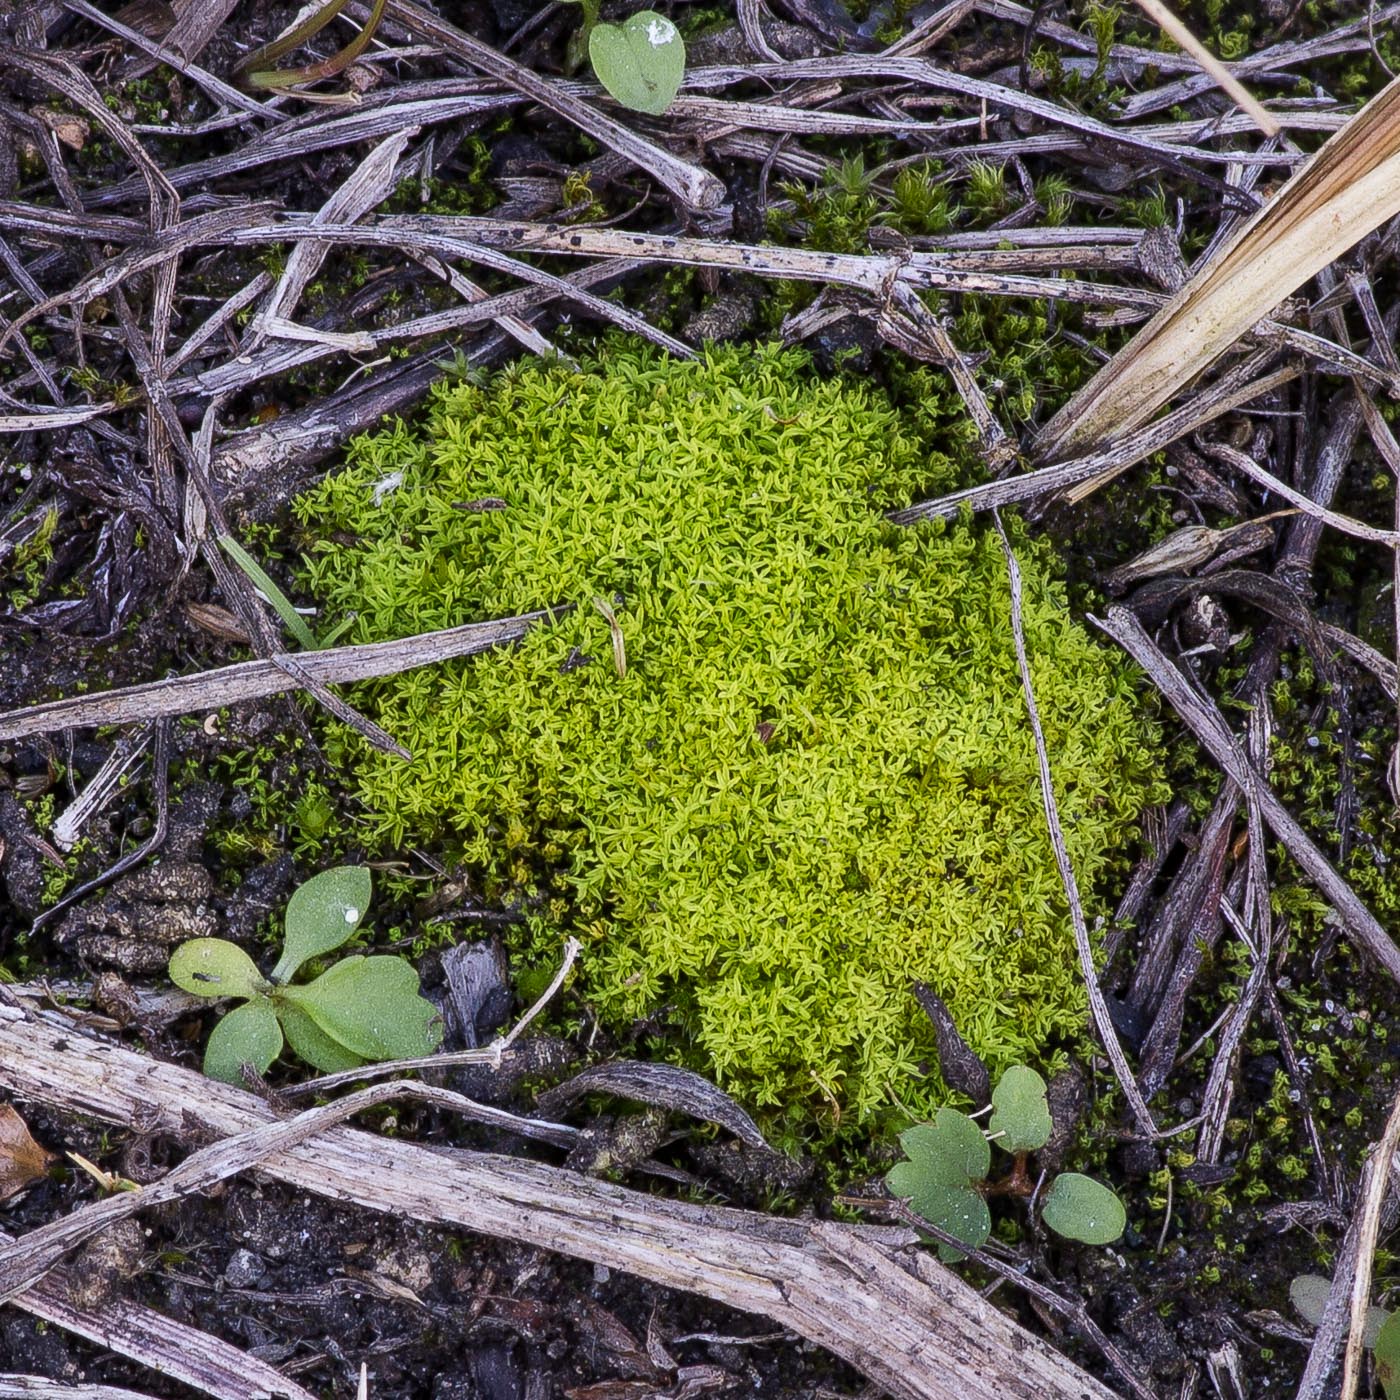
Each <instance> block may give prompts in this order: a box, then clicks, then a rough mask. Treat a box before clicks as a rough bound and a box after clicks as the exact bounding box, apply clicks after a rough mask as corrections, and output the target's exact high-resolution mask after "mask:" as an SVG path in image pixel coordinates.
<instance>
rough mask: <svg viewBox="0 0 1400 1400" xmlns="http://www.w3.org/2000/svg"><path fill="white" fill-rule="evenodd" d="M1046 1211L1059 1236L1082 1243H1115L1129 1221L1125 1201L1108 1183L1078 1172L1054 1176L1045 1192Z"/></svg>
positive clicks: (1047, 1218)
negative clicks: (1121, 1199) (1110, 1188)
mask: <svg viewBox="0 0 1400 1400" xmlns="http://www.w3.org/2000/svg"><path fill="white" fill-rule="evenodd" d="M1043 1214H1044V1219H1045V1223H1046V1224H1047V1225H1048V1226H1049V1227H1050V1228H1051V1229H1052V1230H1053V1231H1054V1232H1055V1233H1056V1234H1057V1235H1063V1236H1064V1237H1065V1238H1066V1239H1068V1240H1079V1241H1080V1242H1081V1243H1082V1244H1112V1243H1113V1241H1114V1240H1116V1239H1117V1238H1118V1237H1119V1235H1121V1234H1122V1233H1123V1230H1124V1228H1125V1227H1126V1226H1127V1223H1128V1213H1127V1212H1126V1211H1125V1210H1124V1209H1123V1202H1122V1201H1120V1200H1119V1199H1118V1197H1117V1196H1115V1195H1114V1194H1113V1192H1112V1191H1110V1190H1109V1189H1108V1187H1107V1186H1104V1185H1102V1184H1101V1183H1100V1182H1097V1181H1095V1180H1094V1179H1093V1178H1092V1177H1088V1176H1081V1175H1080V1174H1079V1173H1078V1172H1063V1173H1061V1174H1060V1175H1059V1176H1057V1177H1056V1178H1055V1180H1054V1182H1053V1184H1052V1185H1051V1187H1050V1189H1049V1190H1048V1191H1047V1192H1046V1193H1045V1207H1044V1212H1043Z"/></svg>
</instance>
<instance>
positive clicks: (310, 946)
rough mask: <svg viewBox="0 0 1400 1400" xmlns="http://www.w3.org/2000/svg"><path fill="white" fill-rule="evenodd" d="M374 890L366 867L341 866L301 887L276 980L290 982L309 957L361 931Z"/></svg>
mask: <svg viewBox="0 0 1400 1400" xmlns="http://www.w3.org/2000/svg"><path fill="white" fill-rule="evenodd" d="M371 890H372V882H371V880H370V873H369V870H368V869H367V868H366V867H365V866H363V865H337V866H336V867H335V868H334V869H332V870H323V871H322V872H321V873H320V874H319V875H313V876H312V877H311V879H309V880H308V881H307V882H306V883H305V884H304V885H301V886H300V887H299V888H298V889H297V890H296V891H295V892H294V893H293V895H292V897H291V899H290V900H288V901H287V915H286V929H287V941H286V943H285V944H284V945H283V948H282V956H281V957H280V958H279V959H278V960H277V966H276V967H274V968H273V969H272V980H273V981H274V982H287V981H290V980H291V978H292V977H293V976H295V974H296V970H297V968H299V967H300V966H301V965H302V963H304V962H305V961H306V960H307V958H314V957H319V956H320V954H322V953H329V952H331V951H332V950H333V949H335V948H339V947H340V945H341V944H342V943H344V942H345V940H346V939H347V938H349V937H350V935H351V934H353V933H354V932H355V930H356V929H357V928H359V926H360V920H361V919H363V918H364V916H365V910H366V909H368V908H369V899H370V893H371Z"/></svg>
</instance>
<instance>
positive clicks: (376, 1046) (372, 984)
mask: <svg viewBox="0 0 1400 1400" xmlns="http://www.w3.org/2000/svg"><path fill="white" fill-rule="evenodd" d="M370 893H371V881H370V873H369V871H368V870H366V869H365V868H364V867H363V866H352V865H342V866H338V867H336V868H335V869H334V870H327V871H324V872H323V873H322V874H320V875H316V876H313V877H312V878H311V879H310V880H308V881H307V882H306V883H305V884H304V885H302V886H301V887H300V888H299V889H297V890H296V892H295V893H294V894H293V895H292V897H291V899H290V900H289V901H288V904H287V914H286V939H285V942H284V943H283V946H282V956H281V957H280V958H279V959H278V960H277V965H276V967H274V968H273V969H272V973H271V975H270V976H269V977H266V978H265V977H263V975H262V974H261V973H260V972H259V971H258V968H257V965H256V964H255V963H254V962H253V960H252V959H251V958H250V957H249V956H248V954H247V953H245V952H244V951H243V949H242V948H240V947H239V946H238V945H237V944H236V943H230V942H229V941H228V940H227V939H224V938H193V939H191V940H190V941H189V942H187V943H182V944H181V945H180V946H179V947H178V948H176V950H175V952H174V953H173V954H172V955H171V958H170V978H171V980H172V981H173V982H174V983H175V985H176V986H177V987H180V988H182V989H183V990H185V991H187V992H190V993H192V994H193V995H194V996H198V997H233V998H237V999H239V1000H241V1001H242V1002H243V1005H242V1006H239V1007H235V1008H234V1009H233V1010H232V1011H230V1012H229V1013H228V1015H227V1016H225V1017H224V1018H223V1020H222V1021H220V1022H219V1024H218V1025H217V1026H215V1027H214V1032H213V1034H212V1035H211V1036H210V1037H209V1044H208V1045H207V1046H206V1047H205V1051H204V1072H205V1074H207V1075H208V1076H209V1077H210V1078H211V1079H222V1080H224V1081H225V1082H226V1083H229V1084H238V1083H241V1082H242V1067H243V1066H244V1065H245V1064H247V1065H252V1067H253V1068H254V1069H255V1070H257V1072H258V1073H259V1074H264V1073H266V1071H267V1068H268V1066H269V1065H271V1064H272V1062H273V1060H275V1059H276V1058H277V1056H278V1055H280V1054H281V1053H282V1047H283V1044H284V1041H285V1043H286V1044H287V1045H290V1047H291V1049H292V1051H293V1053H295V1054H296V1055H298V1056H300V1057H301V1058H302V1059H303V1060H305V1061H306V1062H307V1063H308V1064H310V1065H313V1066H315V1068H316V1069H318V1070H320V1071H321V1072H322V1073H323V1074H334V1073H336V1072H337V1071H338V1070H346V1069H355V1068H357V1067H358V1066H359V1065H362V1064H365V1063H367V1062H368V1061H371V1060H400V1059H412V1058H415V1057H417V1056H420V1055H430V1054H432V1052H433V1050H434V1049H435V1048H436V1046H437V1043H438V1041H439V1040H440V1039H441V1036H442V1030H441V1026H440V1025H438V1024H437V1023H436V1019H435V1018H436V1016H437V1009H436V1008H435V1007H434V1006H433V1004H432V1003H431V1002H430V1001H427V1000H425V999H424V998H423V997H421V996H419V994H418V974H417V972H415V971H414V969H413V965H412V964H411V963H409V962H408V961H407V960H406V959H404V958H398V957H364V956H361V955H360V954H355V955H354V956H352V957H348V958H343V959H341V961H340V962H338V963H336V964H335V966H334V967H331V968H330V969H328V970H327V971H325V972H323V973H322V974H321V975H320V976H319V977H317V978H316V979H315V981H312V982H307V983H305V984H302V985H293V984H292V980H291V979H292V978H293V977H294V976H295V975H296V973H297V971H298V970H299V969H300V968H301V966H302V964H303V963H305V962H307V961H308V959H311V958H316V957H321V956H323V955H324V954H326V953H331V952H334V951H335V950H336V949H337V948H339V947H340V946H341V945H342V944H344V943H345V942H346V940H347V939H349V938H350V936H351V935H352V934H353V933H354V932H355V930H356V929H357V928H358V927H359V926H360V921H361V920H362V919H363V918H364V916H365V910H366V909H367V908H368V906H369V900H370Z"/></svg>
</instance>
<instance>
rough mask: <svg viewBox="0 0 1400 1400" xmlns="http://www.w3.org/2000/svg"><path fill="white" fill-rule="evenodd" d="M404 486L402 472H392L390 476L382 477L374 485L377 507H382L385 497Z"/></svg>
mask: <svg viewBox="0 0 1400 1400" xmlns="http://www.w3.org/2000/svg"><path fill="white" fill-rule="evenodd" d="M402 485H403V473H402V472H390V473H389V475H388V476H381V477H380V478H379V480H378V481H376V482H375V483H374V503H375V505H381V504H382V503H383V500H384V497H385V496H387V495H389V494H390V493H391V492H394V491H397V490H398V489H399V487H400V486H402Z"/></svg>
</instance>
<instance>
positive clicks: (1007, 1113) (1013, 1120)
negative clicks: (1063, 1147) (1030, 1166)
mask: <svg viewBox="0 0 1400 1400" xmlns="http://www.w3.org/2000/svg"><path fill="white" fill-rule="evenodd" d="M1051 1127H1052V1124H1051V1122H1050V1107H1049V1105H1048V1104H1047V1103H1046V1100H1045V1081H1044V1080H1043V1079H1042V1078H1041V1077H1040V1076H1039V1075H1038V1074H1037V1073H1036V1072H1035V1071H1034V1070H1033V1069H1031V1068H1030V1067H1029V1066H1028V1065H1012V1066H1011V1068H1010V1069H1009V1070H1007V1071H1006V1073H1005V1074H1003V1075H1002V1077H1001V1079H1000V1081H999V1082H998V1084H997V1087H996V1088H995V1089H993V1090H992V1117H991V1120H990V1122H989V1123H988V1124H987V1131H988V1132H989V1133H990V1134H991V1136H992V1139H993V1140H994V1141H995V1142H996V1143H997V1144H998V1145H1000V1146H1001V1147H1003V1148H1005V1150H1006V1151H1007V1152H1011V1153H1017V1152H1035V1151H1036V1150H1037V1149H1039V1148H1041V1147H1044V1146H1045V1144H1046V1143H1047V1142H1049V1141H1050V1130H1051Z"/></svg>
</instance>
